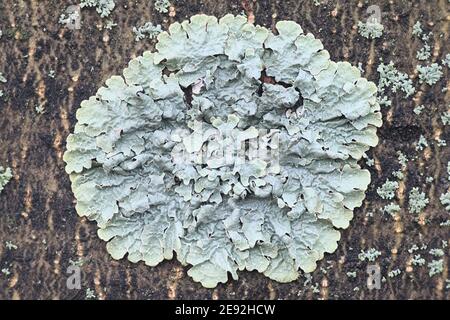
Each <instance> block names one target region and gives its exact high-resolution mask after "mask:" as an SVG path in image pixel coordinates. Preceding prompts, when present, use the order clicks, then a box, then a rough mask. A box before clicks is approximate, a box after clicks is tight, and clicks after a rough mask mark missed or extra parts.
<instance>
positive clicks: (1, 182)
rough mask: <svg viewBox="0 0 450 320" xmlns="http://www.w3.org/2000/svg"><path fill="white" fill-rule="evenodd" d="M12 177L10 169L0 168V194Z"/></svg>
mask: <svg viewBox="0 0 450 320" xmlns="http://www.w3.org/2000/svg"><path fill="white" fill-rule="evenodd" d="M12 177H13V175H12V171H11V169H10V168H3V167H2V166H0V193H1V192H2V191H3V189H4V188H5V186H6V185H7V184H8V182H9V181H10V180H11V178H12Z"/></svg>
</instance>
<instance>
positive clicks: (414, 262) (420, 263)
mask: <svg viewBox="0 0 450 320" xmlns="http://www.w3.org/2000/svg"><path fill="white" fill-rule="evenodd" d="M425 263H426V261H425V259H424V258H422V256H421V255H420V254H416V255H414V258H413V259H412V260H411V264H412V265H414V266H417V267H421V266H424V265H425Z"/></svg>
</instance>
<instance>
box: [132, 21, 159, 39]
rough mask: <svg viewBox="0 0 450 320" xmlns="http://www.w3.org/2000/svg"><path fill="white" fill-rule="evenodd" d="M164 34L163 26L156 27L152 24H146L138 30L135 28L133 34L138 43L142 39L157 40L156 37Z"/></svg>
mask: <svg viewBox="0 0 450 320" xmlns="http://www.w3.org/2000/svg"><path fill="white" fill-rule="evenodd" d="M161 32H162V29H161V25H159V24H158V25H156V26H155V25H154V24H153V23H151V22H146V23H145V24H144V25H143V26H140V27H138V28H136V27H133V33H134V36H135V40H136V41H141V40H142V39H145V38H148V39H156V37H157V36H158V35H159V34H160V33H161Z"/></svg>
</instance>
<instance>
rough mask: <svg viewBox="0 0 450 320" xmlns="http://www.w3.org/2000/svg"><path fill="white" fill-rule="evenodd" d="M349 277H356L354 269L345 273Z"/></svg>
mask: <svg viewBox="0 0 450 320" xmlns="http://www.w3.org/2000/svg"><path fill="white" fill-rule="evenodd" d="M346 275H347V277H349V278H356V271H349V272H347V273H346Z"/></svg>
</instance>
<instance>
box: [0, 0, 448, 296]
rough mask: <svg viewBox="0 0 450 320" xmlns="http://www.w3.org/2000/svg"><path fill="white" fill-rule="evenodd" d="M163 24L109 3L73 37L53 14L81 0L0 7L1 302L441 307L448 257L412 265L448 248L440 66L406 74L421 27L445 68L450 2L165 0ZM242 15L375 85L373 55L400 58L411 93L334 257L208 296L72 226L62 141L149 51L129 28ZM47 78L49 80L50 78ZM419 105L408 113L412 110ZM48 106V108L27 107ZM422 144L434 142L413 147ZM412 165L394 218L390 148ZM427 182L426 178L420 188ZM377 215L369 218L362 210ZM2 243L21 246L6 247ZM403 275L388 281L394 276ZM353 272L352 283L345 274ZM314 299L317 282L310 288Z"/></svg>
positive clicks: (75, 221) (373, 153) (387, 113)
mask: <svg viewBox="0 0 450 320" xmlns="http://www.w3.org/2000/svg"><path fill="white" fill-rule="evenodd" d="M171 2H172V3H173V9H174V11H173V12H172V14H171V15H169V14H160V13H158V12H156V11H155V10H154V7H153V3H152V1H132V0H116V9H115V10H114V11H113V13H112V14H111V16H110V18H111V19H112V20H113V21H114V22H115V23H117V24H118V26H117V27H115V28H113V29H112V30H105V29H102V28H101V26H102V23H104V22H105V19H101V18H100V16H99V15H98V14H97V13H96V12H95V10H94V9H82V23H83V25H82V28H81V29H80V30H69V29H67V28H66V27H65V26H64V25H61V24H58V18H59V15H60V14H61V13H62V12H64V10H65V8H66V7H67V6H68V5H71V4H76V3H77V1H76V0H71V1H60V0H58V1H57V0H0V29H1V30H3V37H2V38H1V39H0V72H2V73H3V75H4V76H5V77H6V78H7V79H8V82H7V83H6V84H5V85H2V86H1V87H0V89H3V91H4V93H5V96H4V97H2V98H0V165H3V166H9V167H11V169H12V170H13V173H14V178H13V179H12V180H11V182H10V183H9V184H8V185H7V186H6V187H5V190H4V191H3V192H2V193H1V195H0V269H3V268H8V269H9V271H10V272H11V274H10V275H5V274H3V273H0V299H84V298H85V297H86V289H87V288H90V289H92V290H94V292H95V295H96V297H97V298H99V299H158V298H159V299H166V298H168V299H180V298H184V299H194V298H199V299H237V298H244V299H321V298H323V299H374V298H378V299H448V298H449V297H450V294H449V291H450V290H449V289H446V282H445V280H446V279H447V277H448V263H449V261H448V248H446V249H444V250H445V253H446V254H445V256H444V271H443V273H441V274H438V275H435V276H433V277H430V276H429V274H428V267H427V265H425V266H422V267H418V266H413V265H411V259H412V257H413V254H411V253H409V252H408V249H409V248H410V247H411V246H412V245H413V244H417V245H418V246H421V245H422V244H427V245H428V249H427V250H419V251H418V252H416V253H421V254H422V257H423V258H425V259H426V260H427V262H430V261H431V260H432V259H433V257H432V256H431V255H430V254H429V253H428V251H429V249H430V248H437V247H441V241H442V240H448V238H449V228H448V227H443V226H439V224H440V223H441V222H443V221H445V220H447V219H448V218H449V214H448V212H446V211H445V209H444V208H443V207H442V205H441V204H440V202H439V196H440V195H441V194H442V193H444V192H446V191H447V189H448V187H449V180H448V176H447V162H448V161H450V153H449V148H448V147H438V146H437V143H436V142H435V140H434V139H435V138H441V139H445V140H447V141H448V143H450V140H449V138H450V129H449V126H447V127H445V126H443V124H442V122H441V120H440V115H441V114H442V113H443V112H444V111H446V110H447V108H448V106H449V100H450V99H449V97H450V94H449V93H448V92H442V89H443V88H446V87H449V86H450V84H449V81H448V68H444V76H443V77H442V79H441V80H440V81H439V82H438V83H437V84H436V85H434V86H432V87H430V86H427V85H420V84H419V83H418V81H417V74H415V73H414V70H415V66H416V65H417V64H418V61H417V60H416V58H415V54H416V52H417V50H418V49H419V48H420V47H421V42H420V41H419V40H418V39H417V38H413V37H412V35H411V31H412V26H413V25H414V23H415V22H416V21H421V22H422V24H423V27H424V29H425V30H426V31H433V36H432V39H431V40H430V43H431V44H432V45H433V52H432V53H433V56H432V58H431V59H430V60H432V61H437V62H440V61H441V59H442V58H443V57H444V56H445V54H447V53H449V42H448V36H449V30H448V27H449V21H450V17H449V11H448V9H449V3H448V0H420V1H419V0H417V1H407V0H404V1H401V0H396V1H387V0H373V1H353V0H352V1H344V0H325V1H324V0H322V1H321V2H322V4H321V5H319V6H316V5H314V1H313V0H301V1H298V0H296V1H294V0H283V1H275V0H246V1H237V0H229V1H228V0H227V1H223V0H222V1H219V0H183V1H182V0H173V1H171ZM372 4H376V5H378V6H379V7H380V8H381V12H382V19H383V20H382V23H383V25H384V26H385V31H384V34H383V37H382V38H380V39H377V40H374V41H371V40H368V39H366V38H363V37H361V36H360V35H359V34H358V32H357V28H356V25H357V23H358V21H359V20H363V21H364V20H365V18H367V13H366V9H367V7H368V6H369V5H372ZM242 11H245V12H246V13H247V15H248V16H249V17H250V18H254V19H255V23H256V24H261V25H264V26H266V27H268V28H274V25H275V23H276V22H277V21H279V20H294V21H296V22H298V23H299V24H301V25H302V27H303V29H304V30H305V31H306V32H311V33H313V34H314V35H315V36H316V37H317V38H319V39H321V40H322V42H323V43H324V46H325V48H326V49H328V50H329V52H330V54H331V57H332V59H333V60H335V61H341V60H345V61H349V62H350V63H352V64H353V65H357V64H358V63H362V66H363V68H364V70H365V73H364V75H363V76H365V77H367V78H369V79H370V80H373V81H375V82H377V81H378V73H377V72H376V68H377V66H378V63H379V59H380V58H383V60H384V61H385V62H389V61H390V60H392V61H394V62H395V64H396V66H397V68H398V69H399V70H401V71H404V72H407V73H409V74H411V75H412V77H413V78H414V81H415V84H416V88H417V92H416V94H415V95H414V97H412V98H409V99H405V98H404V97H403V94H401V93H400V94H393V93H389V94H388V97H389V98H390V99H392V102H393V103H392V107H385V108H383V119H384V125H383V127H382V128H381V129H380V130H379V137H380V143H379V145H378V146H377V147H376V148H373V149H371V150H370V152H369V153H368V155H369V156H370V157H371V158H373V159H375V165H374V166H372V167H367V166H366V165H365V164H364V163H363V162H362V165H363V166H364V167H367V168H368V169H369V170H370V171H371V174H372V183H371V185H370V187H369V190H368V192H367V198H366V200H365V201H364V204H363V206H362V207H361V208H359V209H357V210H356V211H355V218H354V219H353V221H352V223H351V225H350V227H349V228H348V229H347V230H344V231H343V232H342V237H341V241H340V243H339V247H338V249H337V251H336V252H335V253H333V254H327V255H326V256H325V258H324V259H323V260H322V261H321V262H320V263H319V266H318V268H317V270H316V271H315V272H314V273H313V274H312V279H311V283H306V284H305V277H300V278H299V279H298V280H297V281H295V282H292V283H289V284H280V283H277V282H274V281H271V280H269V279H267V278H266V277H265V276H263V275H261V274H258V273H257V272H241V273H240V278H239V280H238V281H229V282H228V283H227V284H220V285H219V286H218V287H217V288H215V289H205V288H203V287H202V286H201V285H200V284H198V283H195V282H193V281H192V279H191V278H190V277H188V276H187V274H186V271H187V268H184V267H182V266H181V265H180V264H179V263H178V262H177V261H165V262H163V263H161V264H160V265H159V266H157V267H154V268H150V267H147V266H145V265H144V264H143V263H138V264H132V263H130V262H128V261H127V260H121V261H115V260H113V259H112V258H111V257H110V256H109V254H108V253H107V252H106V247H105V244H106V243H105V242H103V241H101V240H100V239H99V238H98V237H97V235H96V229H97V227H96V225H95V223H93V222H89V221H87V220H86V219H84V218H83V219H82V218H79V217H78V216H77V214H76V212H75V207H74V203H75V199H74V197H73V194H72V192H71V188H70V182H69V178H68V176H67V175H66V173H65V172H64V162H63V160H62V155H63V152H64V149H65V140H66V137H67V135H68V134H69V133H70V132H71V131H72V130H73V126H74V124H75V111H76V109H77V108H78V106H79V105H80V102H81V101H82V100H84V99H87V98H88V97H89V96H91V95H94V94H95V92H96V90H97V89H98V88H99V87H100V86H101V85H102V84H103V83H104V81H105V80H106V79H108V78H109V77H111V76H112V75H115V74H119V73H121V71H122V70H123V68H124V67H125V66H126V65H127V63H128V61H129V60H130V59H131V58H132V57H135V56H137V55H140V54H142V53H143V51H145V50H152V49H153V45H154V44H153V43H152V42H151V41H150V40H143V41H141V42H135V41H134V35H133V33H132V27H133V26H136V25H142V24H144V23H145V22H147V21H152V22H154V23H160V24H162V26H163V27H164V28H167V27H168V26H169V25H170V23H172V22H174V21H182V20H185V19H187V18H189V17H190V16H192V15H194V14H197V13H206V14H210V15H215V16H217V17H221V16H223V15H225V14H226V13H234V14H239V13H241V12H242ZM50 70H55V77H54V78H52V77H50V76H49V72H50ZM420 104H423V105H425V106H426V109H425V110H424V112H423V113H422V114H421V115H415V114H414V113H413V108H414V106H416V105H420ZM38 105H43V106H44V108H45V113H43V114H39V113H37V112H36V110H35V107H36V106H38ZM421 134H422V135H424V136H425V137H426V138H427V140H428V143H429V147H428V148H425V149H424V150H423V151H419V152H418V151H416V150H415V143H416V142H417V140H418V139H419V137H420V135H421ZM397 150H401V151H402V152H403V153H404V154H406V155H407V156H408V158H409V159H411V160H410V161H409V163H408V167H407V169H406V170H404V174H405V178H404V180H403V181H401V182H400V188H399V190H398V192H397V195H396V198H397V200H396V201H397V202H398V203H399V204H400V205H401V207H402V209H401V212H400V214H399V215H398V216H397V217H396V218H395V219H394V218H392V217H390V216H389V215H383V214H382V213H381V212H380V209H381V208H382V207H383V206H385V205H386V204H388V203H390V202H389V201H386V200H382V199H381V198H380V197H379V196H378V195H377V193H376V189H377V188H378V187H379V186H380V185H382V184H383V183H384V181H385V180H386V179H387V178H391V179H393V177H392V175H391V174H392V171H394V170H398V169H399V168H400V165H399V164H398V161H397V154H396V151H397ZM426 177H433V178H434V181H433V182H432V183H426V182H425V179H426ZM415 186H417V187H419V189H421V190H423V191H424V192H425V193H426V195H427V197H429V199H430V204H429V205H428V206H427V208H426V209H425V210H424V211H423V212H422V213H421V214H420V215H417V214H412V213H409V212H408V210H407V207H408V201H407V195H408V193H409V191H410V190H411V189H412V188H413V187H415ZM369 212H373V216H372V217H371V216H367V213H369ZM6 241H11V242H12V243H14V244H15V245H17V249H15V250H14V249H12V250H8V249H7V248H6V246H5V243H6ZM369 248H376V249H378V250H379V251H381V253H382V255H381V256H380V257H379V258H378V259H377V260H376V262H377V263H378V264H379V265H380V267H381V272H382V275H383V276H384V277H385V278H386V281H384V282H382V284H381V289H379V290H369V289H368V288H367V286H366V281H367V274H366V267H367V265H368V262H361V261H360V260H359V259H358V253H359V252H360V250H367V249H369ZM79 258H82V259H83V260H84V263H83V264H82V267H81V274H82V289H81V290H69V289H67V287H66V280H67V277H68V275H67V274H66V271H67V268H68V266H69V265H70V262H69V261H70V260H77V259H79ZM397 268H399V269H401V270H402V273H401V274H400V275H398V276H396V277H393V278H390V277H388V276H387V273H388V272H389V271H392V270H394V269H397ZM353 271H356V272H357V276H356V278H352V277H348V276H347V275H346V273H347V272H353ZM316 284H317V286H316V288H317V289H318V290H313V289H312V288H311V285H316Z"/></svg>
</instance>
